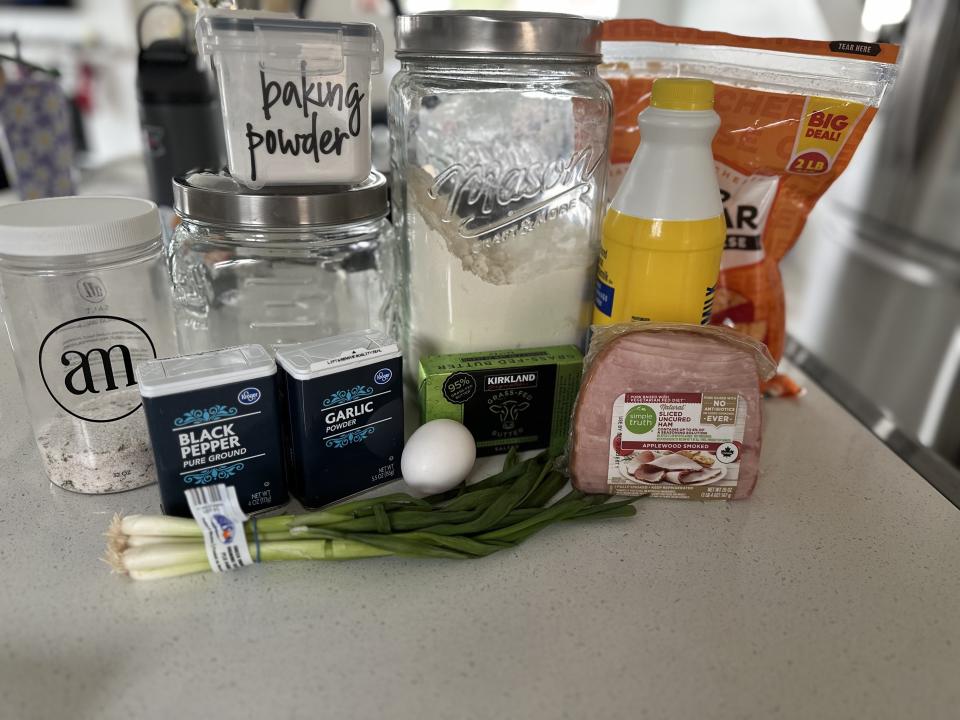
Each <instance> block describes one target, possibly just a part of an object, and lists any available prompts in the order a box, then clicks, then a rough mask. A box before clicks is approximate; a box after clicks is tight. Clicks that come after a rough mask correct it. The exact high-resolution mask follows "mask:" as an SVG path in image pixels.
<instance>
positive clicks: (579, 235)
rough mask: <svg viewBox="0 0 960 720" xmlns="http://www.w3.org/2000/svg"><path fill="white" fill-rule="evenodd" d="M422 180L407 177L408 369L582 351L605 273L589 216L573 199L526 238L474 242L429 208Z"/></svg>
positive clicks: (415, 174) (536, 220)
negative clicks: (428, 361)
mask: <svg viewBox="0 0 960 720" xmlns="http://www.w3.org/2000/svg"><path fill="white" fill-rule="evenodd" d="M421 173H422V171H418V170H416V169H414V170H413V172H412V173H411V177H410V178H409V179H408V182H409V183H410V184H411V186H412V187H411V190H412V192H411V193H410V195H409V196H408V197H409V198H410V200H411V204H410V207H409V208H408V211H407V214H406V225H407V227H406V233H407V253H408V264H407V266H408V268H409V274H410V276H409V280H408V313H407V329H408V332H409V347H408V355H409V357H408V359H409V363H408V365H407V367H408V368H409V369H410V370H411V371H412V372H413V373H416V370H417V364H418V363H419V360H420V358H421V357H425V356H428V355H434V354H437V353H451V352H466V351H471V350H478V351H479V350H501V349H512V348H521V347H536V346H545V345H563V344H573V345H578V346H579V345H581V344H582V342H583V340H584V332H585V329H586V327H587V326H588V324H589V321H590V314H591V308H592V300H593V298H592V288H593V280H594V278H595V273H596V265H595V262H596V251H597V247H596V243H594V242H593V241H592V240H591V239H590V238H589V236H588V233H589V231H588V230H586V229H585V227H584V226H585V225H586V226H587V227H589V225H590V222H589V220H585V218H584V214H586V213H590V212H591V210H590V208H589V207H588V206H587V205H586V204H582V205H581V204H579V201H577V200H573V201H571V202H570V204H569V205H568V206H566V207H563V208H562V210H561V211H558V212H555V213H554V212H551V213H550V215H543V216H535V217H534V218H533V220H534V222H532V223H531V224H530V225H529V226H527V227H525V229H524V230H523V231H522V232H517V233H516V234H510V233H509V232H508V233H504V234H505V235H507V237H503V238H496V239H495V240H494V241H493V242H491V241H489V240H487V239H485V240H483V241H478V240H476V239H466V238H463V237H461V236H459V235H458V234H457V233H456V232H455V231H454V230H455V228H454V227H453V223H450V222H446V221H444V220H441V218H440V217H439V216H438V213H437V212H436V209H435V206H434V207H430V206H429V205H431V204H432V203H430V202H429V201H427V202H426V203H424V202H420V200H422V199H423V198H424V197H426V193H427V190H426V188H425V187H424V182H425V181H429V180H430V178H426V177H423V176H424V175H425V173H423V174H422V175H421ZM418 176H419V177H418Z"/></svg>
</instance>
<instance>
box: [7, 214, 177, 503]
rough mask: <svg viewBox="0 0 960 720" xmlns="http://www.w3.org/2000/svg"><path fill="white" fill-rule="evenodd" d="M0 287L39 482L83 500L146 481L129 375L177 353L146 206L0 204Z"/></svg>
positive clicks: (148, 472)
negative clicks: (41, 474)
mask: <svg viewBox="0 0 960 720" xmlns="http://www.w3.org/2000/svg"><path fill="white" fill-rule="evenodd" d="M0 281H2V290H3V293H2V298H0V307H2V311H3V318H4V322H5V323H6V327H7V332H8V333H9V336H10V341H11V343H12V345H13V350H14V355H15V358H16V362H17V369H18V371H19V375H20V382H21V385H22V387H23V393H24V398H25V400H26V403H27V408H28V410H29V413H30V421H31V424H32V426H33V431H34V435H35V437H36V441H37V445H38V446H39V449H40V457H41V460H42V461H43V464H44V467H45V469H46V471H47V474H48V475H49V477H50V480H51V481H52V482H53V483H54V484H56V485H59V486H60V487H63V488H66V489H68V490H74V491H77V492H83V493H107V492H117V491H120V490H129V489H131V488H135V487H140V486H141V485H147V484H149V483H152V482H154V481H155V480H156V475H155V473H154V467H153V454H152V452H151V451H150V445H149V442H148V440H147V428H146V424H145V422H144V415H143V410H142V408H141V401H140V393H139V392H138V390H137V379H136V377H135V370H136V366H137V364H138V363H139V362H141V361H143V360H149V359H153V358H156V357H158V356H162V355H170V354H172V353H173V352H174V351H175V348H176V341H175V334H174V323H173V310H172V306H171V301H170V291H169V284H168V279H167V276H166V271H165V267H164V262H163V253H162V246H161V241H160V217H159V214H158V213H157V208H156V205H154V204H153V203H151V202H149V201H147V200H137V199H133V198H100V197H64V198H52V199H47V200H34V201H30V202H26V203H17V204H14V205H8V206H4V207H0Z"/></svg>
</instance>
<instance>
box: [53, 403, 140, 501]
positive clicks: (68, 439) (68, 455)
mask: <svg viewBox="0 0 960 720" xmlns="http://www.w3.org/2000/svg"><path fill="white" fill-rule="evenodd" d="M110 404H113V405H115V406H117V407H122V406H123V405H125V403H118V402H117V401H114V400H108V401H106V402H104V401H103V400H97V401H96V402H92V403H90V406H91V407H92V406H94V405H95V406H96V407H97V408H98V409H99V410H101V411H103V410H104V409H105V407H106V406H109V405H110ZM37 446H38V447H39V448H40V457H41V459H42V460H43V463H44V465H45V467H46V470H47V474H48V475H49V476H50V481H51V482H53V484H54V485H58V486H59V487H62V488H63V489H65V490H72V491H74V492H79V493H113V492H122V491H124V490H132V489H133V488H138V487H141V486H143V485H148V484H150V483H153V482H156V473H155V471H154V466H153V451H152V450H151V449H150V442H149V440H148V436H147V424H146V420H145V419H144V415H143V408H140V409H139V410H137V411H136V412H134V413H132V414H131V415H128V416H127V417H125V418H122V419H120V420H114V421H113V422H103V423H95V422H81V421H80V420H77V419H76V418H73V417H70V416H68V415H61V416H57V417H56V418H54V419H53V420H51V421H50V422H49V423H47V424H46V425H44V426H42V427H39V428H37Z"/></svg>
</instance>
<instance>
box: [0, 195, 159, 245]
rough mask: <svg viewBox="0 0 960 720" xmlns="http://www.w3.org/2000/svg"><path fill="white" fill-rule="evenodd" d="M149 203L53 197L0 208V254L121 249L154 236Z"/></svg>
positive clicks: (155, 215) (156, 231)
mask: <svg viewBox="0 0 960 720" xmlns="http://www.w3.org/2000/svg"><path fill="white" fill-rule="evenodd" d="M160 233H161V230H160V213H159V211H158V210H157V206H156V205H155V204H154V203H152V202H150V201H149V200H141V199H140V198H129V197H93V196H90V197H88V196H82V197H56V198H44V199H42V200H27V201H25V202H18V203H12V204H10V205H3V206H0V255H10V256H17V257H56V256H58V255H65V256H68V255H91V254H94V253H101V252H110V251H111V250H123V249H125V248H132V247H136V246H138V245H143V244H145V243H149V242H152V241H154V240H156V239H157V238H159V237H160Z"/></svg>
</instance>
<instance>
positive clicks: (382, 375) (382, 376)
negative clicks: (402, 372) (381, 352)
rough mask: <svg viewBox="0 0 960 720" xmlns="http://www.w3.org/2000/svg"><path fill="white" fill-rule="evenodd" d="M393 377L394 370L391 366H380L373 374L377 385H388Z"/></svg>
mask: <svg viewBox="0 0 960 720" xmlns="http://www.w3.org/2000/svg"><path fill="white" fill-rule="evenodd" d="M392 379H393V371H392V370H391V369H390V368H380V369H379V370H377V372H376V373H375V374H374V376H373V381H374V382H375V383H376V384H377V385H386V384H387V383H388V382H390V381H391V380H392Z"/></svg>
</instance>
